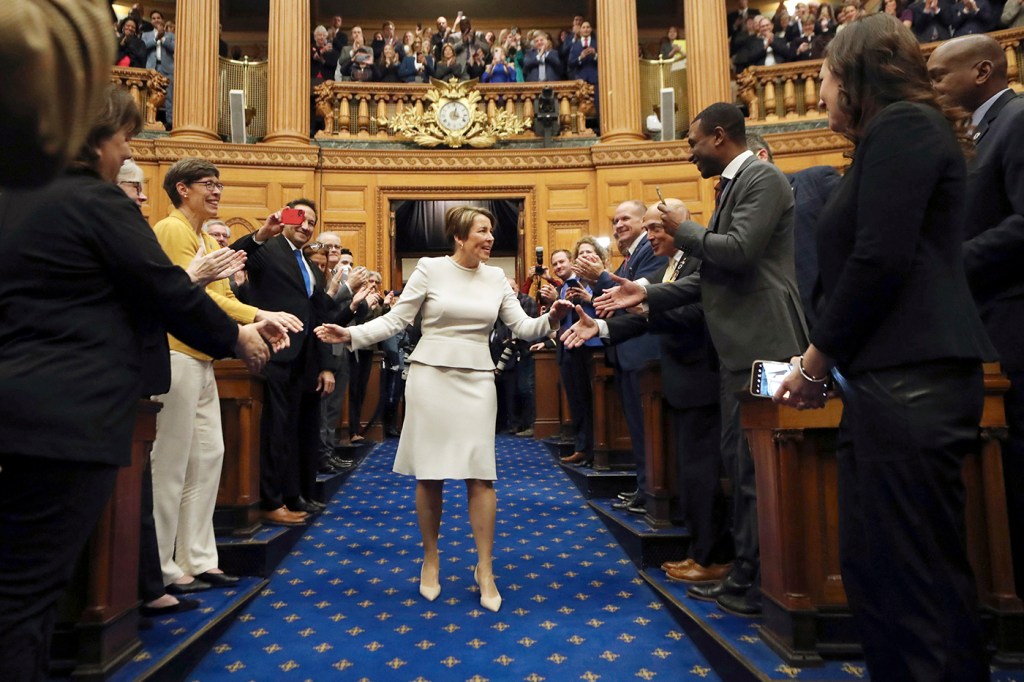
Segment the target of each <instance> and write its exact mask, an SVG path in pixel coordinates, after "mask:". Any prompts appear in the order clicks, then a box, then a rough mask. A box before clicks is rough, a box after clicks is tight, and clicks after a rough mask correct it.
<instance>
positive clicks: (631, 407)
mask: <svg viewBox="0 0 1024 682" xmlns="http://www.w3.org/2000/svg"><path fill="white" fill-rule="evenodd" d="M615 387H616V388H618V389H619V398H620V400H622V412H623V414H624V415H625V417H626V428H627V429H628V430H629V440H630V445H631V447H632V450H633V462H634V464H636V487H637V490H639V491H640V493H641V494H644V493H646V491H647V462H646V457H644V411H643V405H642V404H641V402H640V371H639V370H628V369H616V370H615Z"/></svg>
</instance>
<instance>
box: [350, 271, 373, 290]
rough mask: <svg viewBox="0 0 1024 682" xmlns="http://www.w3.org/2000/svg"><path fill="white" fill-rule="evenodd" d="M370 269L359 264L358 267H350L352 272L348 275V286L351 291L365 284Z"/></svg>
mask: <svg viewBox="0 0 1024 682" xmlns="http://www.w3.org/2000/svg"><path fill="white" fill-rule="evenodd" d="M369 275H370V271H369V270H367V269H366V267H365V266H362V265H360V266H359V267H356V268H352V272H350V273H349V275H348V280H347V282H346V283H347V284H348V288H349V290H350V291H352V292H353V293H354V292H356V291H358V290H359V288H360V287H362V286H363V285H364V284H366V278H367V277H369Z"/></svg>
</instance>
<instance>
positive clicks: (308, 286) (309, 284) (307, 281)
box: [295, 249, 313, 297]
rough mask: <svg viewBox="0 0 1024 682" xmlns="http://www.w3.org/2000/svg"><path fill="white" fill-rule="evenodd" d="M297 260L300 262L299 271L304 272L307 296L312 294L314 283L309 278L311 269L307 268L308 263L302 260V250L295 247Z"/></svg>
mask: <svg viewBox="0 0 1024 682" xmlns="http://www.w3.org/2000/svg"><path fill="white" fill-rule="evenodd" d="M295 260H296V261H298V263H299V272H301V273H302V281H303V282H304V283H305V284H306V296H307V297H309V296H312V295H313V283H312V282H311V281H310V279H309V271H308V270H306V264H305V263H304V262H303V260H302V251H300V250H298V249H295Z"/></svg>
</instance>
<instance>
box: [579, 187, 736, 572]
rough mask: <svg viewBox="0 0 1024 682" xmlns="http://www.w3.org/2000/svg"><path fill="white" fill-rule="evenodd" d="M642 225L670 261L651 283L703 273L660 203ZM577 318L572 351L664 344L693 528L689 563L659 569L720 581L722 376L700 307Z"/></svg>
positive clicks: (684, 504) (683, 500)
mask: <svg viewBox="0 0 1024 682" xmlns="http://www.w3.org/2000/svg"><path fill="white" fill-rule="evenodd" d="M665 205H666V206H668V207H669V208H682V207H683V203H682V202H681V201H680V200H679V199H666V200H665ZM644 227H645V229H646V230H647V236H648V239H649V241H650V243H651V246H652V248H653V249H654V253H655V255H657V256H663V257H665V258H667V259H668V263H667V264H666V266H665V267H664V268H661V270H660V271H659V272H656V273H654V275H653V277H652V281H654V282H675V281H676V280H678V279H680V278H682V277H686V276H688V275H690V274H692V273H694V272H696V271H697V270H698V269H699V268H700V259H698V258H694V257H692V256H689V255H687V254H686V252H685V251H682V250H681V249H677V248H676V246H675V243H674V242H673V239H672V236H671V235H669V234H668V233H667V232H665V229H664V227H663V225H662V213H661V211H660V210H659V208H658V206H652V207H651V208H649V209H648V210H647V213H646V215H645V216H644ZM575 314H576V315H578V316H579V318H580V321H579V322H577V323H576V324H574V325H573V326H572V327H571V331H569V332H568V333H564V332H563V334H562V335H561V336H563V337H565V340H564V341H563V343H565V345H566V346H567V347H569V348H570V349H572V348H574V347H576V348H578V346H579V345H581V344H583V343H586V342H587V341H588V340H589V339H592V338H595V337H597V336H600V337H601V338H604V339H607V340H608V341H609V342H610V343H612V344H618V343H622V342H623V341H626V340H628V339H630V338H634V337H636V336H638V335H640V334H644V333H647V332H648V331H650V332H652V333H653V334H654V335H655V336H656V338H657V339H658V341H659V343H660V344H661V386H662V390H663V392H664V396H665V399H666V400H667V401H668V404H669V415H670V417H671V419H672V428H673V433H674V435H675V446H676V452H675V455H676V472H677V473H676V478H677V480H678V492H679V504H680V508H681V509H682V512H683V518H684V520H685V521H686V524H687V527H688V528H689V530H690V545H689V549H688V552H687V558H686V559H685V560H684V561H673V562H666V563H664V564H662V568H663V569H664V570H665V571H666V573H667V574H668V577H669V579H670V580H674V581H678V582H689V583H702V582H708V581H712V580H720V579H722V578H723V577H724V576H725V575H726V573H728V571H729V569H730V568H731V567H730V566H729V565H728V564H725V563H719V562H724V561H726V560H727V559H729V557H730V556H731V546H730V545H731V542H730V540H729V537H728V532H727V527H728V524H727V520H728V518H727V513H726V509H725V499H724V496H723V493H722V486H721V479H720V478H719V472H720V470H721V465H722V455H721V449H720V442H721V416H720V413H719V405H718V391H719V379H718V372H717V368H716V367H714V366H712V364H711V362H710V360H711V357H710V353H709V351H710V347H709V346H710V339H709V338H708V333H707V326H706V325H705V324H704V309H703V308H702V306H701V304H700V303H699V302H694V303H687V304H685V305H682V306H679V307H678V308H673V309H671V310H666V311H663V312H661V313H657V314H653V315H651V316H649V317H645V316H643V315H616V316H614V317H612V318H610V319H609V320H607V322H605V321H604V320H595V319H592V318H590V317H589V316H588V315H587V314H586V311H585V310H583V309H582V308H580V309H579V310H578V311H576V313H575ZM568 352H573V351H572V350H569V351H568Z"/></svg>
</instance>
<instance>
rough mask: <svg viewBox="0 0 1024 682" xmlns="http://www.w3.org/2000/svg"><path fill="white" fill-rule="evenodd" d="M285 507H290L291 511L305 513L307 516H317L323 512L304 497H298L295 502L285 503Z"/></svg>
mask: <svg viewBox="0 0 1024 682" xmlns="http://www.w3.org/2000/svg"><path fill="white" fill-rule="evenodd" d="M285 506H286V507H288V510H289V511H292V512H305V513H306V514H315V513H317V512H319V511H321V510H320V509H318V508H317V507H316V505H314V504H313V503H311V502H310V501H309V500H307V499H306V498H305V497H302V496H299V497H296V498H295V499H294V500H291V501H288V502H285Z"/></svg>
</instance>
